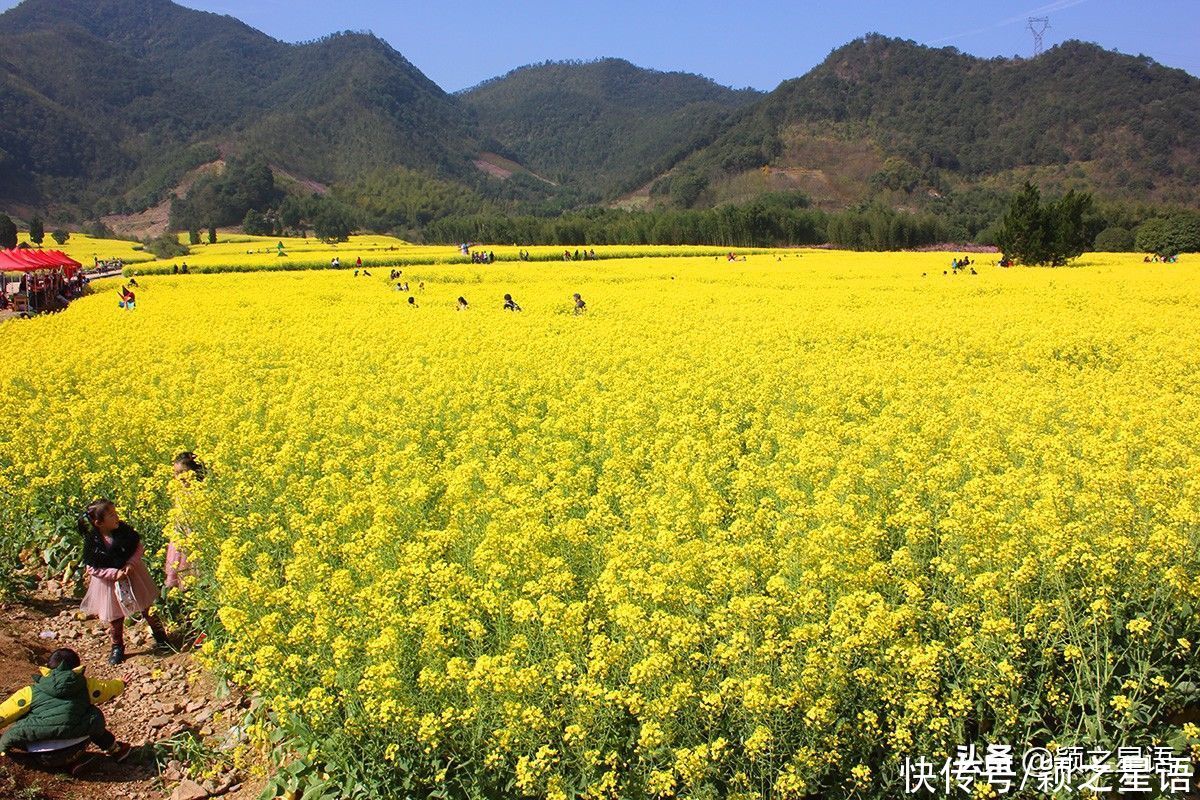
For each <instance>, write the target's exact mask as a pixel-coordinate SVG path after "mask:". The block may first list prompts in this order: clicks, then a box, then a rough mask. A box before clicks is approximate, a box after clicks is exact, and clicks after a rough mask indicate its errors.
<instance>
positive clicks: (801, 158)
mask: <svg viewBox="0 0 1200 800" xmlns="http://www.w3.org/2000/svg"><path fill="white" fill-rule="evenodd" d="M1197 141H1200V80H1198V79H1197V78H1194V77H1192V76H1191V75H1188V74H1187V73H1185V72H1183V71H1181V70H1177V69H1170V68H1167V67H1163V66H1161V65H1159V64H1157V63H1155V62H1154V61H1152V60H1150V59H1148V58H1144V57H1135V56H1128V55H1122V54H1119V53H1114V52H1110V51H1107V50H1104V49H1102V48H1100V47H1098V46H1096V45H1091V44H1084V43H1081V42H1067V43H1064V44H1062V45H1059V46H1057V47H1055V48H1053V49H1051V50H1049V51H1047V52H1046V53H1044V54H1043V55H1041V56H1039V57H1038V58H1035V59H1003V58H996V59H990V60H988V59H980V58H975V57H972V56H969V55H965V54H963V53H960V52H958V51H957V50H955V49H954V48H942V49H934V48H929V47H924V46H921V45H918V44H915V43H913V42H910V41H903V40H898V39H890V38H887V37H883V36H878V35H871V36H867V37H864V38H862V39H858V40H856V41H854V42H851V43H849V44H847V45H845V46H843V47H840V48H838V49H837V50H834V51H833V52H832V53H831V54H830V55H829V57H828V58H827V59H826V60H825V61H824V62H823V63H821V64H820V65H818V66H817V67H816V68H814V69H813V70H812V71H810V72H809V73H808V74H806V75H804V76H803V77H801V78H797V79H795V80H789V81H786V82H784V83H782V84H780V86H779V87H778V88H777V89H775V90H774V91H773V92H771V93H770V94H768V95H767V96H766V97H764V98H763V99H762V100H761V101H760V102H758V103H756V104H754V105H753V106H751V107H749V108H746V109H744V110H743V111H742V112H741V113H740V114H739V115H738V118H737V119H736V120H734V121H733V122H732V123H731V124H730V125H729V126H728V127H727V128H726V130H725V131H724V132H723V133H722V134H721V135H720V136H719V137H718V138H717V139H716V140H715V141H714V142H713V144H711V145H710V146H708V147H706V148H702V149H700V150H699V151H697V152H696V153H694V154H692V155H691V156H690V157H689V158H688V159H687V160H685V161H684V162H683V163H682V164H680V165H678V167H677V168H676V170H675V175H674V176H673V177H672V178H671V179H668V180H667V181H664V182H663V184H661V185H660V186H659V187H658V189H659V192H660V193H661V194H663V195H664V196H670V194H671V189H672V184H674V188H675V189H676V190H677V191H675V192H674V194H676V195H677V196H680V197H682V198H683V199H685V200H689V201H691V202H699V203H702V204H703V203H706V202H708V203H711V202H719V201H721V200H727V199H734V198H736V197H737V196H738V195H739V194H740V195H745V194H754V193H756V192H760V191H765V190H769V189H780V188H799V189H803V190H805V191H808V192H809V193H810V194H812V195H813V196H814V197H816V198H817V199H818V200H824V201H826V203H827V204H829V205H834V206H844V205H846V204H849V203H852V202H855V201H858V200H861V199H864V198H865V197H866V196H869V195H871V194H873V193H876V192H878V191H880V190H889V191H896V190H904V191H908V192H912V191H914V190H917V191H933V192H935V193H936V192H938V191H939V190H940V189H943V188H946V187H952V186H963V185H982V186H996V187H1009V186H1011V185H1014V184H1015V183H1017V182H1019V181H1020V180H1023V179H1024V178H1027V177H1031V178H1034V179H1036V180H1038V181H1040V182H1043V183H1047V184H1051V185H1055V184H1057V185H1062V186H1068V185H1078V186H1082V187H1086V188H1091V189H1094V190H1096V191H1098V192H1099V193H1101V194H1104V195H1109V196H1114V197H1122V198H1132V199H1138V200H1154V201H1160V202H1177V203H1185V204H1189V205H1196V204H1197V203H1198V201H1200V147H1197V146H1196V142H1197ZM681 186H682V187H683V189H685V190H686V191H680V190H679V188H680V187H681Z"/></svg>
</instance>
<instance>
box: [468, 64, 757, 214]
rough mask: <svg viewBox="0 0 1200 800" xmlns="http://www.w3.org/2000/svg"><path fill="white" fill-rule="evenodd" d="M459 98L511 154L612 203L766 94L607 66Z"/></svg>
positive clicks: (491, 84)
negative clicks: (619, 195)
mask: <svg viewBox="0 0 1200 800" xmlns="http://www.w3.org/2000/svg"><path fill="white" fill-rule="evenodd" d="M460 96H461V98H462V99H463V100H464V101H465V102H466V103H467V104H468V105H470V106H471V107H472V108H473V109H475V111H476V114H477V116H478V119H479V122H480V125H481V126H482V127H483V129H484V130H485V131H486V132H487V134H488V135H489V136H491V137H493V138H495V139H496V140H498V141H499V142H500V143H501V144H503V145H504V147H505V148H506V150H507V151H508V154H509V155H510V156H512V157H514V158H516V159H517V160H518V161H520V162H521V163H523V164H525V165H526V166H527V167H529V168H531V169H532V170H534V171H535V172H537V173H538V174H540V175H543V176H545V177H547V178H549V179H551V180H553V181H555V182H558V183H561V184H564V185H575V186H582V187H588V188H589V189H590V190H591V193H592V194H591V199H593V200H607V199H609V198H610V197H611V196H613V195H614V194H618V193H621V192H625V191H628V190H630V189H634V188H636V187H638V186H640V185H642V184H644V183H646V182H647V181H649V180H650V179H651V178H654V177H656V176H657V175H659V174H661V173H662V172H664V171H665V170H667V169H669V168H670V167H672V166H673V165H674V164H675V162H676V161H678V160H679V159H680V158H682V157H684V156H686V155H688V154H689V153H691V152H692V151H694V150H696V149H697V148H698V147H702V146H704V145H707V144H709V143H710V142H712V141H713V139H714V138H715V137H716V135H717V134H718V133H720V131H721V130H722V128H723V127H724V125H725V122H726V119H727V117H728V116H729V113H730V112H731V111H734V110H736V109H738V108H742V107H744V106H747V105H749V104H750V103H753V102H754V101H755V100H758V99H759V98H760V97H762V93H761V92H757V91H755V90H753V89H743V90H740V91H739V90H734V89H729V88H727V87H724V86H721V85H719V84H717V83H714V82H713V81H711V80H709V79H707V78H702V77H700V76H698V75H691V74H688V73H685V72H660V71H657V70H650V69H643V68H641V67H636V66H634V65H633V64H630V63H629V62H628V61H624V60H622V59H616V58H608V59H602V60H600V61H592V62H548V63H544V64H537V65H533V66H528V67H522V68H520V69H517V70H513V71H512V72H510V73H508V74H507V75H503V76H501V77H499V78H493V79H492V80H490V81H486V82H484V83H482V84H480V85H479V86H476V87H474V88H472V89H468V90H466V91H465V92H463V93H462V94H461V95H460Z"/></svg>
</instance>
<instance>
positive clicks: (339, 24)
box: [0, 0, 1200, 91]
mask: <svg viewBox="0 0 1200 800" xmlns="http://www.w3.org/2000/svg"><path fill="white" fill-rule="evenodd" d="M14 5H16V3H14V2H11V0H0V9H4V8H10V7H12V6H14ZM183 5H186V6H189V7H192V8H199V9H204V10H206V11H215V12H217V13H221V14H230V15H232V16H235V17H237V18H238V19H241V20H243V21H244V22H246V23H248V24H249V25H252V26H253V27H255V28H258V29H260V30H262V31H265V32H266V33H268V34H270V35H271V36H274V37H276V38H278V39H282V40H284V41H300V40H305V39H313V38H317V37H319V36H323V35H325V34H327V33H332V32H334V31H339V30H371V31H373V32H374V33H376V34H377V35H379V36H381V37H383V38H384V39H386V40H387V41H388V42H390V43H391V44H392V46H394V47H395V48H396V49H397V50H399V51H400V52H401V53H403V54H404V55H405V56H406V57H407V58H408V59H409V61H411V62H413V63H414V64H415V65H416V66H417V67H418V68H419V69H420V70H421V71H423V72H424V73H425V74H426V75H428V76H429V77H430V78H432V79H433V80H434V81H435V82H437V83H438V84H439V85H440V86H441V87H442V88H444V89H446V90H447V91H456V90H459V89H463V88H466V87H468V86H472V85H474V84H476V83H478V82H479V81H481V80H484V79H486V78H490V77H494V76H496V75H500V74H503V73H505V72H507V71H508V70H510V69H513V68H514V67H518V66H522V65H524V64H529V63H534V62H538V61H544V60H547V59H553V60H561V59H592V58H598V57H603V56H617V57H621V58H626V59H628V60H630V61H632V62H633V63H635V64H638V65H639V66H644V67H653V68H655V69H664V70H684V71H687V72H695V73H698V74H701V75H705V76H707V77H710V78H713V79H714V80H716V81H718V82H719V83H723V84H727V85H731V86H737V87H741V86H753V87H755V88H757V89H772V88H774V87H775V86H776V85H777V84H778V83H779V82H780V81H781V80H785V79H787V78H793V77H797V76H799V75H802V74H804V73H805V72H806V71H807V70H809V69H810V68H812V67H813V66H814V65H816V64H818V63H819V62H820V61H821V60H822V59H823V58H824V57H825V56H826V55H828V53H829V51H830V50H832V49H833V48H835V47H838V46H839V45H842V44H844V43H845V42H847V41H849V40H850V39H853V38H855V37H857V36H861V35H862V34H864V33H868V32H871V31H877V32H879V33H883V34H886V35H889V36H898V37H901V38H904V39H913V40H915V41H917V42H921V43H923V44H930V45H936V46H948V45H952V46H954V47H957V48H959V49H960V50H963V51H965V52H968V53H972V54H976V55H980V56H996V55H1000V56H1012V55H1029V54H1030V53H1031V50H1032V37H1031V35H1030V33H1029V32H1028V31H1027V30H1026V28H1025V19H1026V17H1028V16H1030V15H1037V16H1047V17H1049V18H1050V30H1049V31H1048V32H1047V33H1046V38H1045V41H1046V45H1047V46H1050V45H1052V44H1054V43H1057V42H1061V41H1063V40H1065V39H1083V40H1084V41H1091V42H1096V43H1097V44H1099V45H1101V46H1103V47H1106V48H1110V49H1115V50H1120V51H1122V52H1126V53H1133V54H1139V53H1141V54H1145V55H1148V56H1151V57H1152V58H1154V59H1155V60H1157V61H1159V62H1161V63H1163V64H1166V65H1168V66H1173V67H1179V68H1181V69H1185V70H1187V71H1188V72H1190V73H1191V74H1193V75H1198V76H1200V46H1198V43H1200V0H1143V1H1141V2H1139V1H1138V0H908V1H907V2H905V0H835V2H810V1H809V0H789V1H787V2H784V1H781V0H775V1H774V2H767V1H766V0H741V2H730V1H729V0H720V1H719V2H718V0H694V1H693V2H666V1H663V0H641V1H640V2H633V1H632V0H606V1H602V2H595V1H594V0H593V1H592V2H577V1H576V0H557V2H554V1H553V0H533V1H532V2H522V3H504V2H499V3H497V2H479V1H478V0H470V1H468V2H408V3H405V2H388V1H387V0H339V2H336V3H330V2H328V1H327V0H238V2H234V1H233V0H184V2H183Z"/></svg>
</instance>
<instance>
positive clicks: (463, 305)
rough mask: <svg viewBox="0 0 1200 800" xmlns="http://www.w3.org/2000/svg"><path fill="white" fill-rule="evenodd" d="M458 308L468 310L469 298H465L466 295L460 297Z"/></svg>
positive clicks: (458, 309)
mask: <svg viewBox="0 0 1200 800" xmlns="http://www.w3.org/2000/svg"><path fill="white" fill-rule="evenodd" d="M456 310H457V311H466V310H467V298H465V297H459V298H458V307H457V309H456Z"/></svg>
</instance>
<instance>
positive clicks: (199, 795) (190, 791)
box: [171, 779, 208, 800]
mask: <svg viewBox="0 0 1200 800" xmlns="http://www.w3.org/2000/svg"><path fill="white" fill-rule="evenodd" d="M206 797H208V792H206V791H205V790H204V787H203V786H201V785H200V784H198V783H196V782H195V781H193V780H186V779H185V780H183V781H180V782H179V785H178V786H176V787H175V791H173V792H171V800H204V798H206Z"/></svg>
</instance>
